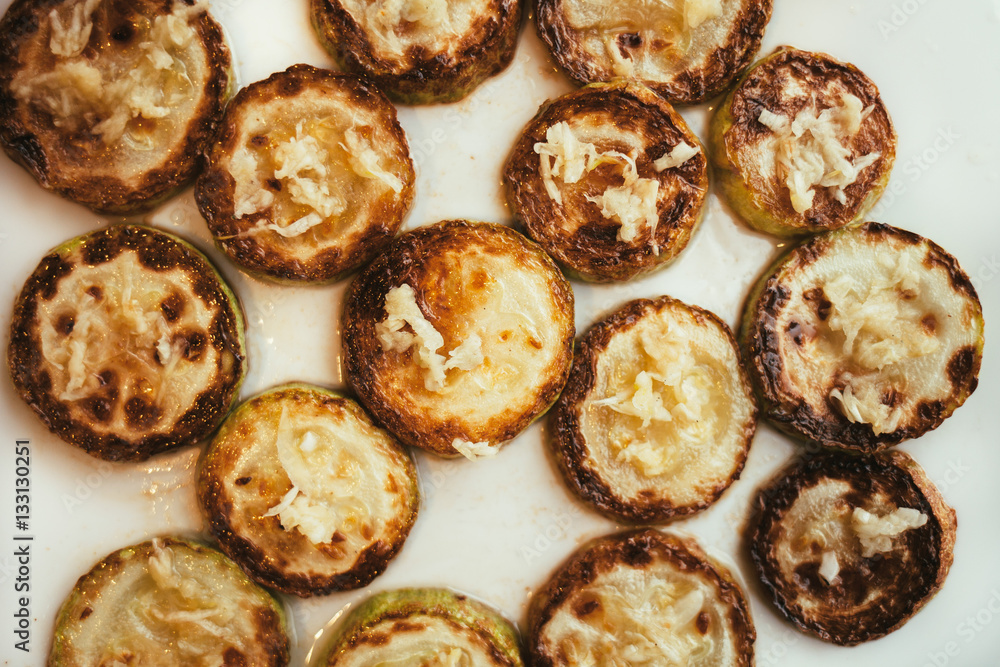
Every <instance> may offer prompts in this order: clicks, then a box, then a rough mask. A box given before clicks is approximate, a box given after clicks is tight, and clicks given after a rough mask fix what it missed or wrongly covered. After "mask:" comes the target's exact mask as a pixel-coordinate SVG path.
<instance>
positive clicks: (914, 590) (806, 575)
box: [748, 450, 957, 646]
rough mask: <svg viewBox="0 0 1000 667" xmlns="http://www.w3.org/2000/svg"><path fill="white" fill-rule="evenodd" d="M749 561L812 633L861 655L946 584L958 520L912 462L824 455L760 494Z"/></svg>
mask: <svg viewBox="0 0 1000 667" xmlns="http://www.w3.org/2000/svg"><path fill="white" fill-rule="evenodd" d="M754 510H755V511H754V520H753V521H752V522H751V524H750V525H749V526H748V531H749V532H748V535H749V543H750V553H751V557H752V559H753V563H754V566H755V567H756V569H757V573H758V575H759V576H760V578H761V581H762V582H763V583H764V585H765V587H766V588H767V589H768V591H769V592H770V593H771V595H772V596H773V600H774V604H775V605H777V607H778V608H779V609H780V610H781V612H782V613H783V614H784V615H785V617H787V618H788V619H789V620H791V621H792V622H793V623H795V625H796V626H798V628H799V629H800V630H802V631H804V632H808V633H810V634H813V635H816V636H817V637H819V638H820V639H822V640H824V641H828V642H833V643H835V644H841V645H846V646H853V645H855V644H859V643H861V642H866V641H871V640H873V639H878V638H879V637H883V636H885V635H887V634H889V633H890V632H893V631H894V630H897V629H898V628H900V627H901V626H902V625H903V624H904V623H906V621H908V620H909V619H910V618H911V617H912V616H913V615H914V614H916V613H917V612H918V611H919V610H920V609H921V608H922V607H923V606H924V605H925V604H926V603H927V602H928V600H930V598H931V597H932V596H933V595H934V594H935V593H936V592H937V591H938V590H939V589H940V588H941V586H942V585H944V580H945V577H946V576H947V574H948V570H949V568H950V567H951V563H952V558H953V549H954V545H955V531H956V525H957V521H956V518H955V511H954V510H953V509H951V508H950V507H948V506H947V505H946V504H945V502H944V499H943V498H942V497H941V494H940V493H939V492H938V490H937V488H935V486H934V485H933V484H932V483H931V481H930V480H929V479H928V478H927V476H926V474H925V473H924V471H923V470H922V469H921V468H920V466H918V465H917V464H916V463H915V462H914V461H913V459H911V458H910V457H909V456H908V455H906V454H904V453H903V452H900V451H897V450H891V451H887V452H880V453H878V454H875V455H872V456H859V455H854V454H848V453H834V452H825V453H822V454H820V455H817V456H815V457H812V458H810V459H808V460H804V461H798V462H796V463H793V464H792V465H790V466H788V467H787V468H786V469H784V470H783V471H781V472H780V473H779V474H778V475H776V476H775V478H774V479H773V480H772V481H771V482H769V483H768V484H767V486H765V487H764V488H762V489H761V491H760V493H759V494H758V497H757V500H756V503H755V506H754Z"/></svg>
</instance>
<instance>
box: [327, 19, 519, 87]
mask: <svg viewBox="0 0 1000 667" xmlns="http://www.w3.org/2000/svg"><path fill="white" fill-rule="evenodd" d="M488 5H489V10H488V13H486V15H484V16H481V17H480V19H479V20H478V21H476V22H475V23H474V24H473V25H472V26H471V28H470V30H469V31H468V33H466V34H464V35H459V36H457V37H456V38H455V39H456V40H457V41H458V44H457V45H456V48H455V52H454V53H453V54H449V53H447V52H440V53H435V52H432V51H430V50H429V49H427V48H425V47H423V46H421V45H414V46H412V47H410V48H409V49H408V50H407V51H406V52H405V53H403V54H402V55H401V56H393V55H391V54H387V53H383V52H380V51H379V50H378V49H377V48H376V47H374V46H373V44H372V37H371V35H370V34H368V32H367V30H366V28H365V27H364V26H363V25H361V24H360V23H359V21H358V20H357V19H356V18H355V17H354V16H352V15H351V13H350V12H348V11H347V10H346V9H345V8H344V5H343V4H342V3H341V2H339V1H338V0H310V13H311V18H312V25H313V28H314V30H315V31H316V34H317V35H318V37H319V40H320V43H321V44H322V45H323V47H324V48H325V49H326V50H327V51H328V52H329V53H330V55H331V56H333V57H334V59H336V61H337V63H338V65H340V67H341V68H343V69H344V70H346V71H348V72H354V73H355V74H359V75H362V76H364V77H366V78H368V79H370V80H371V81H373V82H374V83H375V85H377V86H378V87H379V88H380V89H381V90H383V91H385V93H386V94H387V95H388V96H389V97H390V98H391V99H392V100H393V101H395V102H399V103H401V104H429V103H438V102H454V101H457V100H460V99H461V98H463V97H465V96H466V95H468V94H469V93H470V92H472V90H473V89H475V88H476V86H478V85H479V84H480V83H482V82H483V81H484V80H486V79H487V78H489V77H491V76H493V75H495V74H497V73H499V72H501V71H502V70H504V69H505V68H506V67H507V65H509V64H510V62H511V60H512V59H513V57H514V49H515V47H516V46H517V37H518V34H519V33H520V27H521V11H522V3H521V0H489V2H488Z"/></svg>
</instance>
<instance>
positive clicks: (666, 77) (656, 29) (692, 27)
mask: <svg viewBox="0 0 1000 667" xmlns="http://www.w3.org/2000/svg"><path fill="white" fill-rule="evenodd" d="M771 4H772V3H771V0H666V1H663V2H649V1H647V0H618V1H616V2H606V1H605V0H539V1H538V9H537V12H536V15H535V22H536V27H537V28H538V34H539V36H540V37H541V38H542V40H543V41H544V42H545V43H546V45H547V46H548V47H549V51H550V52H551V53H552V55H553V57H554V58H555V60H556V62H557V63H558V64H559V66H560V67H561V68H562V69H563V70H564V71H565V72H566V73H567V74H568V75H569V76H570V77H572V78H574V79H576V80H577V81H579V82H581V83H594V82H597V81H610V80H611V79H615V78H619V77H624V78H628V79H634V80H638V81H642V82H643V83H645V84H646V85H647V86H649V87H651V88H652V89H653V90H655V91H656V92H657V93H659V94H660V95H662V96H663V97H665V98H666V99H668V100H670V101H671V102H673V103H675V104H695V103H697V102H703V101H705V100H707V99H709V98H710V97H712V96H714V95H717V94H719V93H721V92H722V91H723V90H725V89H726V88H727V87H728V86H729V84H730V83H731V82H732V81H733V79H735V78H736V77H737V75H739V73H740V72H741V71H743V69H744V68H745V67H746V66H747V65H749V64H750V62H751V60H752V59H753V57H754V55H755V54H756V53H757V49H758V48H760V41H761V39H762V38H763V36H764V28H765V27H766V26H767V22H768V21H769V20H770V18H771Z"/></svg>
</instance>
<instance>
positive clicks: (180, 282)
mask: <svg viewBox="0 0 1000 667" xmlns="http://www.w3.org/2000/svg"><path fill="white" fill-rule="evenodd" d="M79 252H80V251H77V253H79ZM67 260H68V261H70V262H73V263H74V264H75V266H74V267H73V270H72V271H71V272H69V273H68V274H66V275H65V276H64V277H62V278H61V279H60V280H59V281H58V283H57V284H56V286H55V294H54V296H53V297H52V298H50V299H44V300H40V301H39V304H38V310H37V322H38V324H37V326H38V332H39V340H40V343H41V353H42V358H43V359H44V361H45V362H46V363H45V366H46V371H47V372H48V374H49V377H50V379H51V392H52V394H53V396H55V397H56V398H57V399H59V400H60V401H63V402H65V403H66V404H68V405H69V409H70V411H71V414H72V419H73V420H74V421H78V422H80V423H86V424H88V428H90V429H91V430H92V431H94V432H95V433H98V434H101V435H105V434H118V435H121V436H122V437H126V438H127V437H129V435H132V436H133V437H135V438H136V439H138V438H140V437H143V436H145V435H148V434H152V433H169V432H170V431H171V430H172V429H173V428H175V427H176V425H177V422H178V420H179V419H180V418H181V417H182V415H184V414H185V413H186V412H187V411H188V410H190V409H191V408H192V406H194V404H195V401H196V400H197V398H198V396H199V394H201V392H203V391H204V390H205V388H206V387H210V386H212V384H213V382H214V381H215V379H216V377H217V375H218V373H219V369H220V367H224V366H227V365H228V366H229V367H231V366H232V363H233V361H234V360H233V359H231V358H230V359H228V360H227V359H223V358H221V357H222V355H225V354H228V353H227V352H225V351H222V350H219V349H217V348H216V347H215V346H214V345H211V344H210V340H211V337H212V334H211V332H212V331H213V330H214V326H213V325H214V323H215V321H216V318H217V317H220V316H221V304H219V303H215V302H206V301H205V300H203V299H201V298H199V297H198V295H197V294H196V293H195V292H194V291H193V288H192V286H191V276H190V275H189V274H188V273H187V272H186V271H185V270H183V269H180V268H176V269H168V270H162V271H161V270H156V271H154V270H150V269H148V268H146V267H144V266H143V265H142V263H141V261H140V259H139V257H138V255H137V253H136V252H135V251H134V250H125V251H122V252H121V253H120V254H118V255H117V256H115V257H114V258H113V259H111V260H110V261H107V262H104V263H100V264H96V265H89V264H86V263H84V262H83V261H82V260H81V258H80V257H78V256H77V257H72V256H71V257H69V258H67Z"/></svg>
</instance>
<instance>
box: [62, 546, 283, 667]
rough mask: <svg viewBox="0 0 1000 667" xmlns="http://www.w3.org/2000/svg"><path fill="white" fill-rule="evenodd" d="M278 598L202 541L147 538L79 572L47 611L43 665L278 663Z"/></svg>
mask: <svg viewBox="0 0 1000 667" xmlns="http://www.w3.org/2000/svg"><path fill="white" fill-rule="evenodd" d="M288 644H289V642H288V634H287V621H286V619H285V613H284V610H283V609H282V607H281V603H280V602H278V600H276V599H275V598H274V597H273V596H271V594H270V593H268V592H267V591H265V590H264V589H262V588H260V587H258V586H257V585H255V584H254V583H253V582H252V581H250V580H249V579H247V577H246V575H244V574H243V572H241V571H240V569H239V568H238V567H236V564H235V563H233V562H232V561H230V560H229V559H228V558H226V557H225V556H224V555H222V554H221V553H219V552H218V551H216V550H215V549H212V548H210V547H207V546H204V545H202V544H197V543H194V542H188V541H185V540H180V539H175V538H169V537H165V538H157V539H153V540H151V541H149V542H143V543H142V544H137V545H135V546H131V547H126V548H125V549H122V550H120V551H116V552H115V553H112V554H110V555H108V556H107V557H106V558H105V559H104V560H102V561H101V562H100V563H98V564H97V565H95V566H94V568H93V569H92V570H91V571H90V572H88V573H87V574H85V575H83V576H82V577H80V580H79V581H78V582H76V586H75V587H74V588H73V591H72V593H70V595H69V597H68V598H67V599H66V601H65V602H64V603H63V606H62V608H61V609H60V610H59V615H58V617H57V618H56V629H55V637H54V639H53V642H52V650H51V652H50V653H49V661H48V667H91V666H92V665H154V664H155V665H164V666H171V667H173V666H176V667H186V666H188V665H223V664H224V665H245V666H246V667H282V666H284V665H287V664H288V660H289V647H288Z"/></svg>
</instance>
